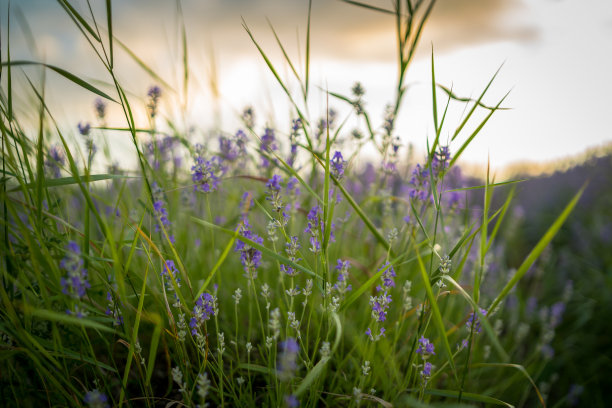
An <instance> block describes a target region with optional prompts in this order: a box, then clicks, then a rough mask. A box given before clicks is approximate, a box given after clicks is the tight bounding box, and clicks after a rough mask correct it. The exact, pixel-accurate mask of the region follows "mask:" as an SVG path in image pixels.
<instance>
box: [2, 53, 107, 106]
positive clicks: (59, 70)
mask: <svg viewBox="0 0 612 408" xmlns="http://www.w3.org/2000/svg"><path fill="white" fill-rule="evenodd" d="M7 65H10V66H24V65H38V66H41V67H45V68H48V69H50V70H52V71H55V72H57V73H58V74H60V75H61V76H63V77H64V78H66V79H68V80H69V81H72V82H74V83H75V84H77V85H79V86H80V87H83V88H85V89H87V90H88V91H90V92H93V93H95V94H96V95H98V96H101V97H103V98H105V99H108V100H109V101H113V102H117V101H116V100H114V99H113V98H111V97H110V96H109V95H107V94H106V93H104V92H102V91H101V90H99V89H98V88H96V87H95V86H93V85H91V84H90V83H88V82H86V81H84V80H82V79H81V78H79V77H78V76H76V75H74V74H71V73H70V72H68V71H66V70H65V69H63V68H59V67H56V66H55V65H49V64H45V63H43V62H35V61H7V62H3V63H2V66H7Z"/></svg>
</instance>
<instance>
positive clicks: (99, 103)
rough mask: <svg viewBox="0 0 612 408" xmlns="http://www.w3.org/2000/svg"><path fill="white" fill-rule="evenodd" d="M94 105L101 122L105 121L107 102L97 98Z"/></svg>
mask: <svg viewBox="0 0 612 408" xmlns="http://www.w3.org/2000/svg"><path fill="white" fill-rule="evenodd" d="M94 107H95V109H96V116H97V117H98V120H99V121H100V122H104V119H105V118H106V102H104V101H103V100H102V99H101V98H97V99H96V101H95V102H94Z"/></svg>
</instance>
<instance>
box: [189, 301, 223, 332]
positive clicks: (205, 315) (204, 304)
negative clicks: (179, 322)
mask: <svg viewBox="0 0 612 408" xmlns="http://www.w3.org/2000/svg"><path fill="white" fill-rule="evenodd" d="M216 309H217V298H216V297H215V296H213V295H211V294H210V293H208V292H204V293H202V295H200V297H199V298H198V300H196V304H195V306H194V307H193V312H192V316H191V320H190V321H189V327H191V334H193V335H194V336H195V335H196V333H197V330H198V328H199V327H200V326H201V325H202V324H203V323H204V322H205V321H206V320H209V319H210V318H211V316H214V315H215V313H216Z"/></svg>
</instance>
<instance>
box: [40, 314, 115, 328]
mask: <svg viewBox="0 0 612 408" xmlns="http://www.w3.org/2000/svg"><path fill="white" fill-rule="evenodd" d="M32 315H33V316H36V317H39V318H41V319H46V320H51V321H54V322H58V323H64V324H68V325H75V326H82V327H88V328H90V329H96V330H100V331H105V332H108V333H114V332H115V331H114V330H113V329H111V328H110V327H107V326H104V325H103V324H100V323H98V322H94V321H93V320H90V319H88V318H86V317H81V318H79V317H76V316H70V315H67V314H65V313H59V312H54V311H52V310H46V309H35V310H33V311H32Z"/></svg>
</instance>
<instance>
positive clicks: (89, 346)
mask: <svg viewBox="0 0 612 408" xmlns="http://www.w3.org/2000/svg"><path fill="white" fill-rule="evenodd" d="M347 3H356V2H347ZM434 3H435V2H433V1H432V2H427V1H421V0H417V1H413V0H407V1H405V2H401V1H399V0H398V1H397V2H393V5H394V6H395V7H394V8H392V9H391V8H390V9H388V10H387V9H372V10H371V11H372V12H384V13H388V14H390V15H392V16H393V18H395V20H396V23H397V43H398V74H399V75H398V78H397V79H396V81H397V84H396V85H397V86H396V88H395V89H396V93H395V95H390V99H389V101H390V103H389V105H388V107H387V108H386V110H385V112H386V113H385V116H384V118H382V121H380V122H381V123H382V125H381V126H380V127H376V126H373V125H372V123H374V122H375V121H374V120H373V118H371V115H370V113H369V112H370V109H368V108H369V107H368V105H367V95H368V92H367V89H364V88H363V86H362V85H361V84H360V83H359V82H355V85H354V86H353V88H352V89H351V90H350V93H347V94H338V93H333V92H327V93H326V95H325V97H326V100H327V101H328V106H327V109H325V110H324V111H323V112H318V113H317V114H313V115H312V117H311V116H310V114H309V112H310V111H309V109H308V108H307V106H308V103H309V101H310V99H312V98H314V97H317V96H314V94H315V93H317V92H324V91H321V90H320V89H318V88H317V87H316V86H315V85H313V84H312V83H310V79H309V58H310V52H311V50H310V48H309V35H310V32H309V29H308V31H307V32H306V37H305V38H304V44H306V47H305V50H304V55H303V58H301V59H300V60H301V61H303V63H302V65H301V66H298V64H297V63H296V62H295V60H294V59H292V58H290V57H289V55H288V53H286V52H285V49H284V47H283V42H282V40H281V39H280V38H278V37H276V39H277V45H278V46H279V49H280V50H281V51H282V55H283V58H284V59H283V60H280V61H273V60H272V59H271V58H270V57H268V50H266V49H264V48H263V47H262V46H261V45H260V44H259V42H258V40H257V37H256V36H255V35H254V34H253V33H252V32H251V31H250V29H249V27H248V25H247V24H246V23H245V25H244V28H245V30H246V33H247V34H248V36H249V37H250V39H251V41H252V43H253V46H254V47H255V48H256V49H257V50H258V52H259V54H260V56H261V58H262V59H263V60H264V61H265V63H266V64H267V66H268V68H269V74H270V75H271V76H273V77H274V78H275V80H276V81H277V84H278V86H279V87H280V88H282V89H283V90H284V92H285V93H286V97H287V98H286V103H287V107H288V111H291V112H292V117H291V120H290V123H291V126H290V127H288V128H273V127H270V125H269V124H268V123H267V122H266V121H264V120H261V119H260V118H261V117H265V112H259V111H258V110H257V109H256V108H253V107H245V109H244V110H243V112H242V113H241V114H240V120H241V123H242V126H241V127H240V128H239V129H230V130H224V131H220V132H217V133H215V134H214V135H213V136H207V137H204V136H200V135H204V134H206V132H205V129H203V130H202V132H201V133H195V134H194V133H193V132H186V131H185V130H181V129H183V127H182V126H181V124H180V123H179V122H180V121H179V119H178V118H173V117H171V116H170V115H169V114H168V112H165V111H163V110H162V109H161V106H162V103H161V102H162V101H163V99H164V98H165V97H166V94H167V92H168V89H166V88H165V87H164V85H163V83H162V80H161V78H159V77H158V76H157V75H156V74H155V72H154V71H153V70H152V69H151V68H150V67H148V66H146V65H145V64H144V63H143V62H142V61H141V60H138V59H137V57H136V56H135V55H133V58H135V59H136V60H137V61H138V63H139V64H141V68H142V69H143V72H145V73H146V74H147V75H149V76H151V82H152V83H153V84H155V85H152V86H151V87H150V88H149V89H147V90H133V89H127V88H126V87H125V86H126V85H125V84H122V83H120V81H119V80H118V79H117V78H118V75H117V73H118V72H120V70H121V67H120V66H116V65H115V59H114V53H117V52H125V48H124V46H120V45H119V44H118V42H117V40H116V39H115V38H114V36H113V27H112V21H113V19H112V2H111V1H110V0H107V1H106V13H103V14H102V15H96V14H95V13H94V12H93V11H92V12H91V13H83V12H79V11H77V9H76V8H75V7H73V6H72V5H71V3H70V2H69V1H67V0H60V1H58V7H61V8H63V9H64V10H65V12H66V13H67V15H68V16H70V18H71V19H72V21H73V23H74V24H75V25H76V27H78V29H79V30H80V33H81V35H82V36H84V38H86V39H87V41H88V43H89V44H90V46H91V48H92V50H94V51H95V54H96V56H97V57H98V60H96V61H95V62H96V63H97V64H101V65H102V66H104V68H105V69H106V71H107V73H108V78H107V79H108V84H107V85H105V86H101V85H99V84H98V83H92V82H87V81H85V80H84V79H82V78H81V77H80V76H79V75H78V73H74V72H70V71H69V70H68V68H67V67H59V66H52V65H45V64H42V63H40V62H37V61H23V60H19V61H15V60H11V59H10V48H9V50H8V51H9V52H7V53H6V55H7V58H6V60H4V61H3V62H2V72H1V75H2V93H1V95H0V97H1V99H0V116H1V119H2V120H1V121H0V130H1V132H2V192H1V197H2V217H1V227H2V245H1V251H2V264H1V268H2V285H0V299H1V302H2V307H1V308H0V399H1V400H2V401H3V404H4V405H5V406H35V405H48V406H89V407H108V406H124V405H127V406H147V407H148V406H165V407H173V406H188V407H196V406H197V407H205V406H274V407H281V406H286V407H297V406H303V407H315V406H350V407H357V406H383V407H390V406H400V407H401V406H411V407H427V406H445V407H446V406H449V407H450V406H453V407H467V406H506V407H511V406H520V407H532V406H576V404H579V403H580V401H582V403H585V402H584V401H588V406H605V402H604V401H605V398H606V397H605V396H604V395H603V394H602V393H600V392H599V390H600V389H601V388H602V387H603V386H604V384H606V381H607V383H609V380H601V381H600V380H599V379H598V377H599V376H600V375H601V373H605V372H606V370H609V368H610V362H609V357H607V359H604V360H603V361H604V362H603V363H601V362H600V363H596V362H595V359H596V357H594V354H590V353H589V352H593V353H601V354H603V355H605V354H606V350H609V348H608V344H607V342H606V341H602V340H601V339H602V338H605V333H606V329H605V324H603V323H602V322H604V320H599V318H598V317H597V316H603V313H604V312H603V311H599V312H598V311H597V308H598V305H599V301H598V300H593V299H595V298H596V297H599V296H601V299H605V297H604V296H602V295H601V293H602V292H603V293H609V292H610V291H609V289H605V288H606V287H608V288H609V286H610V284H609V282H608V281H609V278H607V280H606V277H605V275H603V274H602V273H601V271H606V270H607V271H609V269H610V267H609V266H608V265H610V264H612V260H610V258H609V254H608V255H607V258H604V257H602V256H601V255H600V254H602V253H605V242H608V243H609V242H610V224H609V219H610V218H609V215H610V213H609V208H610V207H607V206H606V205H605V204H597V205H595V204H593V205H591V207H589V210H588V211H587V212H583V213H581V214H583V218H580V222H571V223H570V221H571V220H575V219H577V218H575V215H574V214H573V213H572V212H573V211H574V210H575V208H580V207H579V205H578V203H579V202H580V203H581V204H580V205H590V204H589V203H593V202H594V201H597V200H601V197H608V196H609V194H608V193H607V191H606V189H605V183H606V182H607V181H608V180H609V178H605V176H601V177H604V181H598V182H595V181H592V182H591V184H589V186H588V187H587V184H586V183H585V182H584V180H585V179H587V178H589V177H588V176H584V175H580V176H577V177H574V179H573V180H574V181H573V182H572V183H569V184H563V183H562V182H561V183H559V184H563V185H564V186H565V191H563V194H561V193H555V194H553V196H554V197H557V198H558V200H555V202H554V206H552V207H551V206H547V205H546V203H545V202H542V203H540V204H538V203H537V202H533V197H537V196H538V193H534V194H531V195H528V194H527V192H528V188H522V186H523V185H527V186H530V185H533V184H530V183H532V181H528V182H526V181H524V179H523V178H520V177H517V178H516V179H510V180H503V181H496V180H495V179H494V177H493V175H491V174H489V171H488V170H487V169H483V178H482V179H480V180H479V179H477V178H473V177H466V176H464V175H463V174H462V172H461V169H460V167H459V164H460V160H459V159H460V157H461V155H462V153H463V152H464V151H465V150H466V149H469V146H470V144H471V143H472V142H473V141H474V140H476V138H477V136H478V134H479V132H480V130H481V129H482V128H483V127H484V126H485V125H486V123H487V121H489V120H490V119H491V120H494V118H492V117H493V116H494V114H495V113H496V112H497V111H498V110H500V109H503V108H504V105H503V102H504V98H505V97H504V98H501V99H500V100H496V101H493V102H491V101H490V100H489V99H490V98H489V97H488V93H487V92H488V91H489V90H490V88H491V87H495V76H496V75H497V73H495V74H494V75H493V76H492V78H490V79H488V80H487V81H485V83H484V85H485V86H483V89H482V91H481V92H480V94H479V95H477V96H476V97H472V98H467V97H463V96H461V95H456V94H454V93H453V91H452V90H451V89H450V88H448V87H445V86H444V85H443V84H438V83H437V82H436V79H435V56H434V55H433V53H432V56H431V78H430V79H431V88H432V96H433V98H432V99H433V103H432V106H431V120H432V122H433V126H434V130H435V132H434V134H433V135H430V137H429V138H427V135H422V139H423V141H424V143H425V144H426V146H427V149H426V151H425V152H423V154H418V153H415V152H413V151H411V150H410V149H408V146H405V145H402V142H401V140H400V138H399V137H398V135H397V134H396V132H395V128H394V124H395V120H396V118H397V117H398V115H401V114H402V110H401V107H402V100H403V98H404V96H405V95H404V94H405V90H406V73H407V70H408V67H409V66H410V63H411V62H412V59H413V56H414V52H415V49H416V47H417V46H418V43H419V38H420V35H421V32H422V30H423V29H424V27H425V23H426V21H427V18H428V17H429V15H430V13H431V10H432V8H433V7H434ZM356 6H362V7H363V5H359V4H347V7H356ZM90 11H91V9H90ZM305 19H307V21H308V22H310V9H309V11H308V15H306V16H305ZM308 27H310V25H308ZM275 35H276V34H275ZM9 45H10V43H9ZM3 58H4V56H3ZM186 61H187V57H186V55H185V56H184V63H185V65H184V80H185V81H187V79H188V76H189V75H188V67H187V63H186ZM279 66H285V67H289V69H288V70H280V69H279ZM31 68H39V69H40V71H27V69H31ZM17 70H20V73H21V74H23V76H25V77H26V80H24V81H22V82H16V81H13V80H12V77H14V76H15V75H16V71H17ZM285 71H287V72H288V77H286V76H285V75H282V74H281V73H280V72H285ZM27 72H30V73H37V72H40V73H43V75H45V74H44V73H47V72H49V73H52V74H53V75H59V76H61V77H62V79H63V80H65V81H69V82H72V83H73V84H76V85H78V86H80V87H81V88H82V90H83V92H89V93H90V94H91V117H90V118H89V119H88V118H83V119H82V121H81V122H80V123H79V124H78V126H75V127H73V130H72V134H70V135H68V134H66V132H64V131H63V130H62V129H63V127H62V125H61V124H59V123H58V122H57V121H56V119H55V117H54V107H53V106H49V105H48V104H47V103H46V98H45V87H44V81H43V85H42V86H37V85H35V83H36V82H33V81H30V80H29V79H28V76H27ZM289 81H291V83H292V84H298V86H297V87H289V86H288V85H287V84H288V82H289ZM290 88H291V89H294V88H296V89H298V90H299V91H298V92H297V93H292V92H290V91H289V89H290ZM16 92H19V93H22V94H28V95H29V96H30V97H31V98H32V101H34V103H32V104H31V110H32V114H33V116H34V117H35V118H36V121H35V123H36V126H35V127H34V129H36V131H29V130H26V129H27V128H28V127H27V126H25V125H24V124H23V123H22V122H21V120H22V119H21V118H20V117H19V115H17V114H16V113H15V110H14V107H13V103H14V100H13V98H14V96H13V95H14V94H15V93H16ZM134 93H140V94H143V95H145V94H146V95H145V96H144V98H143V99H139V98H136V97H134V96H133V94H134ZM255 102H256V101H254V103H255ZM111 104H113V106H119V107H120V108H121V111H122V113H123V118H122V121H121V122H119V123H114V122H113V123H110V121H109V120H108V118H107V109H108V107H109V106H110V105H111ZM451 104H457V105H459V106H464V107H465V114H464V115H463V117H462V119H461V120H460V121H459V122H458V123H449V122H448V120H447V116H446V113H447V111H448V108H449V106H450V105H451ZM335 105H337V106H343V107H349V108H350V109H349V110H348V114H346V116H344V115H342V114H339V113H337V111H336V110H334V109H333V107H334V106H335ZM135 109H144V110H146V112H147V118H148V121H147V122H148V126H142V125H138V126H137V124H136V121H135V119H134V114H133V112H134V110H135ZM349 118H351V119H356V120H357V121H358V123H359V124H360V126H359V127H357V128H351V127H348V125H347V123H348V119H349ZM376 122H378V121H376ZM110 132H114V133H117V132H120V133H121V134H122V135H124V137H125V138H129V140H131V141H132V146H133V155H134V156H135V157H136V163H137V164H136V166H135V168H126V167H122V166H121V165H120V164H118V163H114V162H113V155H112V153H111V152H112V142H111V141H110V138H108V134H109V133H110ZM75 135H76V138H78V139H79V140H80V141H79V142H78V143H75V142H74V140H75V138H73V137H72V136H75ZM364 149H369V150H370V151H374V152H376V157H377V159H376V160H374V161H365V160H363V159H362V157H363V156H362V155H361V154H360V153H361V152H362V151H363V150H364ZM602 160H604V159H602ZM607 160H608V162H609V159H607ZM100 168H106V171H99V170H98V169H100ZM604 174H605V173H604ZM548 185H551V183H548ZM555 185H556V184H555ZM568 185H569V187H568ZM593 185H595V187H593ZM602 185H603V187H601V186H602ZM597 186H599V187H600V188H603V191H604V194H599V193H598V192H599V191H600V190H595V192H593V188H597ZM541 189H542V187H537V188H535V190H537V191H538V192H540V191H541ZM585 189H586V190H585ZM585 191H586V193H585V197H584V198H585V199H586V198H589V197H590V198H589V200H586V203H587V204H584V201H585V200H582V201H579V200H580V199H581V196H582V194H583V192H585ZM587 193H588V194H587ZM540 195H541V194H540ZM529 199H531V200H532V201H529ZM517 200H518V201H519V203H520V205H517V204H516V201H517ZM606 200H608V201H609V199H608V198H606ZM608 201H604V203H605V202H608ZM601 202H602V201H597V203H601ZM577 205H578V207H577ZM551 208H552V209H551ZM585 217H586V218H587V219H584V218H585ZM605 220H608V221H607V224H606V221H605ZM566 221H568V223H569V225H570V226H571V229H568V228H567V227H566V226H564V224H567V223H566ZM576 228H582V229H581V230H580V231H579V232H578V233H577V235H580V236H582V237H583V238H585V240H586V237H589V236H593V237H594V238H592V241H588V240H586V241H582V242H591V244H585V245H582V246H579V247H578V248H574V247H573V245H576V241H575V239H574V238H573V237H574V234H573V231H574V230H575V229H576ZM606 228H607V229H606ZM606 234H607V235H606ZM555 237H557V238H555ZM606 237H607V238H606ZM606 239H607V241H605V240H606ZM602 240H603V241H602ZM602 242H604V244H602ZM597 245H599V246H601V247H599V246H597ZM580 251H582V252H580ZM583 253H584V255H580V254H583ZM584 257H590V259H591V261H592V264H591V267H590V269H589V271H590V277H589V278H588V282H582V281H580V280H579V279H581V278H580V274H577V275H576V274H573V273H572V272H571V271H576V270H582V268H583V263H582V261H581V259H583V258H584ZM606 268H607V269H606ZM564 271H567V273H566V272H564ZM608 275H609V273H608ZM596 288H597V289H598V291H597V290H595V289H596ZM576 291H578V295H577V294H576ZM596 293H597V294H596ZM589 296H592V297H591V301H590V302H589V301H588V299H587V298H588V297H589ZM609 299H610V298H608V300H607V304H609ZM584 309H587V311H590V314H589V315H588V316H587V315H585V314H584V313H580V312H579V310H583V311H584ZM608 310H609V308H608ZM598 313H600V314H599V315H598ZM607 313H608V314H609V312H607ZM568 316H571V319H569V318H568ZM580 316H582V317H583V319H582V320H581V319H580ZM593 323H596V325H593ZM595 326H596V327H597V329H596V330H595ZM600 326H604V327H600ZM585 327H591V328H593V329H594V331H592V332H591V334H590V335H589V334H588V333H587V331H588V330H587V329H585ZM559 333H562V334H559ZM572 336H573V337H572ZM589 336H590V337H589ZM587 337H588V338H590V340H591V341H590V342H585V339H587ZM568 339H569V340H568ZM585 348H586V350H585ZM572 350H578V351H575V352H574V351H572ZM589 359H592V360H593V361H591V362H589ZM585 373H586V374H585ZM587 374H588V375H587ZM584 406H587V405H584Z"/></svg>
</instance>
